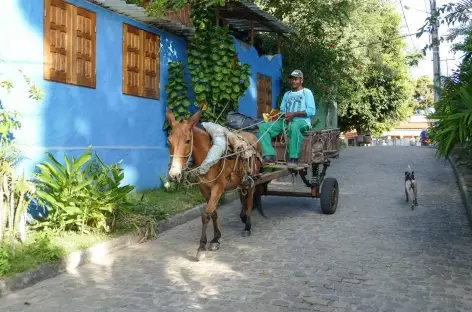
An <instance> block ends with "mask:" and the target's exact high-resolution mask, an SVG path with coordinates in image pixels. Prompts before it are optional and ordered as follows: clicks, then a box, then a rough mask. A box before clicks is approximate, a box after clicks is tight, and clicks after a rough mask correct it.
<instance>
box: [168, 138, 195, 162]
mask: <svg viewBox="0 0 472 312" xmlns="http://www.w3.org/2000/svg"><path fill="white" fill-rule="evenodd" d="M192 153H193V131H192V139H191V140H190V152H189V153H188V154H187V156H176V155H172V154H170V157H171V158H174V157H175V158H187V161H186V162H185V167H184V168H182V170H186V169H187V168H188V163H189V161H190V156H192ZM171 164H172V162H171Z"/></svg>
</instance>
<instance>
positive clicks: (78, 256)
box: [0, 192, 239, 297]
mask: <svg viewBox="0 0 472 312" xmlns="http://www.w3.org/2000/svg"><path fill="white" fill-rule="evenodd" d="M223 196H224V197H223V198H222V199H221V200H220V204H219V207H221V206H222V205H226V204H228V203H230V202H232V201H234V200H236V199H237V198H239V194H238V193H237V192H231V193H227V194H224V195H223ZM205 207H206V203H204V204H200V205H198V206H195V207H193V208H191V209H190V210H187V211H185V212H182V213H180V214H177V215H175V216H172V217H170V218H169V219H166V220H162V221H160V222H159V223H158V224H157V226H156V228H157V233H162V232H164V231H167V230H170V229H172V228H174V227H176V226H179V225H182V224H184V223H187V222H189V221H192V220H194V219H196V218H198V217H200V215H201V213H202V211H203V209H204V208H205ZM139 239H140V237H139V236H138V235H124V236H121V237H117V238H114V239H111V240H109V241H105V242H102V243H99V244H96V245H94V246H92V247H90V248H87V249H85V250H79V251H74V252H72V253H71V254H69V255H67V256H65V257H63V258H61V259H60V260H58V261H56V262H53V263H45V264H41V265H39V267H37V268H36V269H34V270H32V271H28V272H23V273H18V274H16V275H15V276H13V277H11V278H7V279H5V280H0V297H2V296H5V295H8V294H10V293H13V292H15V291H18V290H21V289H24V288H28V287H31V286H33V285H34V284H36V283H39V282H41V281H44V280H46V279H49V278H53V277H55V276H57V275H59V274H62V273H64V272H66V271H68V270H71V269H75V268H77V267H79V266H81V265H84V264H86V263H103V262H105V261H106V256H107V255H108V254H110V253H112V252H114V251H117V250H120V249H123V248H126V247H130V246H133V245H137V244H139Z"/></svg>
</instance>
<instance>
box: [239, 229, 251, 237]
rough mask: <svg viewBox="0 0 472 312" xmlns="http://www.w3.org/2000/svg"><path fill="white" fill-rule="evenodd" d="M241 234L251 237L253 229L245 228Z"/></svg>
mask: <svg viewBox="0 0 472 312" xmlns="http://www.w3.org/2000/svg"><path fill="white" fill-rule="evenodd" d="M241 236H242V237H249V236H251V231H247V230H244V231H243V232H242V233H241Z"/></svg>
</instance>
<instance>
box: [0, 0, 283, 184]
mask: <svg viewBox="0 0 472 312" xmlns="http://www.w3.org/2000/svg"><path fill="white" fill-rule="evenodd" d="M69 2H70V3H72V4H74V5H77V6H80V7H83V8H85V9H88V10H91V11H94V12H96V14H97V48H96V66H97V76H96V79H97V84H96V88H95V89H90V88H84V87H80V86H73V85H67V84H63V83H57V82H50V81H45V80H44V79H43V27H44V24H43V23H44V17H43V12H44V8H43V5H44V3H43V1H42V0H34V1H31V0H8V1H6V3H2V10H0V26H1V27H0V58H1V59H4V60H6V61H8V62H9V63H10V64H12V65H13V66H14V67H13V68H7V67H4V66H2V67H1V68H0V74H1V73H6V74H7V75H8V77H9V78H11V77H13V80H14V83H15V89H14V90H13V92H12V93H10V94H6V93H5V92H4V90H3V91H2V90H0V92H2V93H0V100H1V101H2V104H3V105H4V106H5V107H6V108H13V109H15V110H18V111H19V112H20V113H21V114H22V117H21V122H22V129H21V130H20V131H19V132H17V133H15V137H16V140H17V143H18V144H19V147H20V148H22V149H23V151H24V153H25V155H26V157H27V160H26V161H24V162H23V163H22V166H21V168H20V170H25V172H26V173H27V174H29V173H31V171H32V170H34V165H35V164H37V163H39V162H41V161H43V160H44V159H45V156H44V152H46V151H49V152H51V153H52V154H53V155H54V156H55V157H57V158H58V159H59V160H61V161H62V159H63V155H64V153H67V154H68V155H69V156H76V155H79V154H81V153H82V152H83V151H84V150H85V149H86V148H87V147H88V146H89V145H93V147H94V150H95V151H97V152H98V154H99V155H100V157H101V158H102V159H103V160H104V161H105V162H106V163H111V162H116V161H119V160H121V159H123V167H124V168H125V183H129V184H133V185H135V186H136V187H137V189H138V190H141V189H147V188H153V187H160V186H161V181H160V179H159V176H161V175H165V174H166V171H167V167H168V162H169V152H168V148H167V145H166V133H165V132H164V131H163V130H162V126H163V124H164V121H165V105H166V104H165V103H166V93H165V91H164V87H165V85H166V84H167V70H168V62H169V61H177V60H181V61H183V63H184V64H185V66H186V64H187V62H186V59H187V54H186V42H185V41H184V40H183V39H181V38H179V37H176V36H174V35H172V34H169V33H167V32H163V31H161V30H159V29H156V28H152V27H148V26H146V25H145V24H141V23H138V22H135V21H133V20H131V19H129V18H126V17H124V16H122V15H119V14H116V13H113V12H111V11H109V10H106V9H103V8H101V7H99V6H96V5H93V4H91V3H90V2H87V1H83V0H69ZM123 23H128V24H131V25H134V26H136V27H139V28H142V29H144V30H147V31H150V32H152V33H155V34H158V35H160V36H161V59H160V64H161V68H160V76H161V88H160V90H161V94H160V100H151V99H145V98H139V97H135V96H128V95H124V94H123V93H122V25H123ZM12 30H14V31H12ZM235 46H236V49H237V54H238V57H239V59H240V61H241V62H244V63H248V64H250V65H251V71H252V77H251V86H250V87H249V89H248V90H247V92H246V94H245V96H244V97H243V98H242V100H241V102H240V112H242V113H244V114H247V115H250V116H252V117H256V114H257V104H256V100H257V73H261V74H264V75H267V76H270V77H272V84H273V85H272V90H273V96H272V97H273V98H272V106H273V107H275V105H276V100H277V96H278V94H279V93H280V73H281V67H282V57H281V55H275V56H273V57H272V58H270V57H268V56H261V57H260V56H259V55H258V53H257V51H256V50H255V49H254V48H253V47H249V46H248V45H244V44H241V43H239V42H238V41H237V40H235ZM0 66H1V65H0ZM15 67H16V68H20V69H22V70H23V71H24V73H25V74H27V75H29V76H30V77H31V78H32V79H33V81H34V82H35V83H37V84H38V85H39V86H40V87H41V88H42V89H43V90H44V92H45V94H46V96H45V99H44V100H43V101H41V102H39V103H38V102H36V101H33V100H31V99H28V95H27V92H26V90H27V86H26V84H25V83H24V82H23V80H22V79H21V76H20V75H19V74H18V72H17V71H16V69H15ZM187 79H188V77H187ZM0 80H1V76H0Z"/></svg>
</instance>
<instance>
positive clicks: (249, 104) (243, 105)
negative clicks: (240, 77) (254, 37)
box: [235, 40, 282, 118]
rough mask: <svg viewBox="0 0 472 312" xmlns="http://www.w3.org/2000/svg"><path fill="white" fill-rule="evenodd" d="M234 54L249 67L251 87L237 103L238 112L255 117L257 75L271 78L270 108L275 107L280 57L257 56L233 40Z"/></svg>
mask: <svg viewBox="0 0 472 312" xmlns="http://www.w3.org/2000/svg"><path fill="white" fill-rule="evenodd" d="M235 47H236V53H237V54H238V58H239V61H240V62H242V63H246V64H249V65H251V72H252V76H251V85H250V86H249V88H248V90H247V91H246V94H245V95H244V96H243V97H242V99H241V100H240V102H239V111H240V112H241V113H243V114H246V115H249V116H251V117H254V118H255V117H257V74H258V73H259V74H263V75H266V76H269V77H271V78H272V107H276V104H277V96H278V95H279V94H280V79H281V70H282V55H281V54H276V55H274V56H267V55H263V56H259V54H258V53H257V50H256V49H255V48H254V47H253V46H250V45H249V44H245V43H241V42H240V41H238V40H235Z"/></svg>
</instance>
